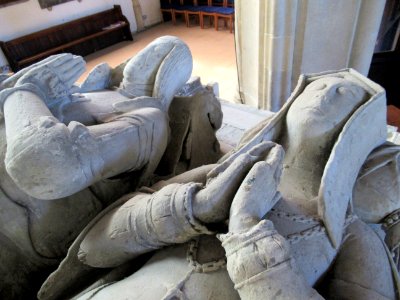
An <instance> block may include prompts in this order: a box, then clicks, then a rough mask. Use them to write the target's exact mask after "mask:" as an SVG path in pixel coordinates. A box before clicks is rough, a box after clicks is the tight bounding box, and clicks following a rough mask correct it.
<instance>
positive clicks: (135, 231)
mask: <svg viewBox="0 0 400 300" xmlns="http://www.w3.org/2000/svg"><path fill="white" fill-rule="evenodd" d="M273 145H274V144H272V143H263V144H261V145H259V146H258V147H254V148H253V149H252V151H250V152H248V153H246V154H243V155H242V156H239V157H238V158H237V159H236V160H235V161H234V162H233V163H232V164H231V165H229V166H226V169H225V170H223V171H221V170H220V171H221V172H220V173H219V174H218V175H216V176H215V177H213V178H211V179H209V182H208V183H207V184H206V186H205V187H203V186H202V185H201V184H195V183H187V184H178V183H172V184H169V185H167V186H165V187H163V188H161V189H160V190H158V191H157V192H155V193H154V194H152V195H150V194H143V193H141V194H136V195H135V196H134V197H133V198H132V199H131V200H129V201H128V202H127V203H126V204H124V205H122V206H121V207H119V208H116V209H114V210H113V211H110V212H109V213H108V214H107V215H106V216H105V217H104V218H103V219H101V220H100V221H99V222H98V223H96V224H95V225H94V226H93V228H92V229H91V230H90V232H89V233H88V235H87V236H86V237H85V239H84V241H83V242H82V244H81V251H80V258H81V260H83V261H84V262H85V263H86V264H88V265H91V266H95V267H111V266H117V265H119V264H121V263H123V262H125V261H127V260H129V259H132V258H134V257H136V256H137V255H139V254H142V253H144V252H147V251H151V250H154V249H159V248H161V247H164V246H167V245H171V244H177V243H184V242H187V241H189V240H190V239H191V238H193V237H195V236H197V235H199V234H204V233H210V232H209V231H208V230H207V229H206V228H205V227H204V226H202V225H201V224H210V223H217V222H221V221H224V220H226V218H227V217H228V214H229V207H230V203H231V201H232V198H233V196H234V194H235V192H236V191H237V187H238V186H239V185H240V182H241V181H242V180H243V178H244V177H245V175H246V173H247V172H248V170H249V169H250V168H251V166H252V165H253V164H254V163H255V162H256V161H258V160H260V159H263V158H264V157H265V155H266V153H268V151H270V149H271V147H272V146H273ZM200 173H201V172H200ZM214 173H215V172H214ZM192 175H193V173H192ZM201 177H202V176H198V178H201Z"/></svg>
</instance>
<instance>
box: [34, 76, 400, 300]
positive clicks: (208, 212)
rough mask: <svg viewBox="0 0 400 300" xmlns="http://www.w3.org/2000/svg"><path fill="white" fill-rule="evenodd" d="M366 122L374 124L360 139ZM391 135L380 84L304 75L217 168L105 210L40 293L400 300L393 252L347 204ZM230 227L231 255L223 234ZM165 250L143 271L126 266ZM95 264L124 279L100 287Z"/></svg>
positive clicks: (44, 296) (196, 171) (48, 296)
mask: <svg viewBox="0 0 400 300" xmlns="http://www.w3.org/2000/svg"><path fill="white" fill-rule="evenodd" d="M197 101H198V100H197ZM212 119H213V118H211V117H210V118H209V120H210V121H211V120H212ZM366 120H369V122H370V124H371V125H372V124H373V126H372V127H371V128H370V129H369V130H368V134H367V135H364V136H363V138H362V139H360V136H361V134H362V133H365V128H364V127H363V126H362V124H363V123H365V122H366ZM181 123H182V124H187V122H181ZM213 123H215V122H211V124H213ZM182 131H185V130H182ZM385 133H386V126H385V96H384V91H383V89H382V88H381V87H379V86H378V85H376V84H374V83H373V82H371V81H370V80H368V79H367V78H365V77H363V76H362V75H361V74H359V73H357V72H355V71H354V70H342V71H338V72H326V73H321V74H314V75H305V76H302V77H301V78H300V80H299V84H298V86H297V88H296V90H295V92H294V93H293V95H292V97H291V98H290V99H289V100H288V102H287V104H286V105H285V107H284V108H282V109H281V110H280V111H279V112H278V113H277V114H276V115H274V116H273V117H269V118H268V119H267V120H266V121H265V122H263V123H262V124H260V125H258V126H256V128H254V130H252V131H250V132H249V133H248V134H247V136H246V137H245V138H244V140H243V142H242V144H240V146H239V147H237V148H236V149H235V150H234V151H232V152H231V153H229V154H228V155H227V156H224V158H223V159H221V160H220V162H219V163H218V164H217V165H213V166H210V167H201V168H199V169H194V170H191V171H188V172H186V173H183V174H181V175H179V176H178V177H177V178H171V179H169V180H167V181H164V182H160V183H158V184H156V185H155V186H153V187H152V188H150V189H146V190H141V191H139V192H137V193H135V194H133V195H131V198H129V196H127V197H125V198H123V199H121V200H120V201H119V203H116V204H115V205H113V206H112V207H109V208H108V209H106V210H105V211H103V212H102V214H101V215H99V216H98V217H97V218H96V219H95V220H94V221H93V222H92V223H91V224H90V225H89V226H88V227H86V228H85V230H84V231H83V232H82V234H81V235H80V237H79V238H78V239H77V240H76V241H75V242H74V244H73V245H72V247H71V248H70V252H69V254H68V256H67V258H66V259H65V260H64V262H63V263H62V264H61V265H60V267H59V268H58V270H57V271H56V272H54V273H53V274H52V275H51V276H50V277H49V278H48V279H47V281H46V282H45V284H44V285H43V286H42V289H41V292H40V294H39V296H40V298H41V299H55V298H59V297H66V296H71V295H69V294H68V292H69V291H71V289H72V288H73V287H74V285H75V284H76V280H77V279H78V280H79V282H80V283H81V284H83V283H84V282H87V284H91V288H89V289H88V290H86V291H85V292H84V293H82V294H80V295H79V296H80V299H107V298H110V297H113V298H117V299H122V298H129V297H132V298H135V299H154V297H156V298H162V299H167V298H168V299H170V298H174V297H180V298H182V297H183V298H184V297H187V298H195V299H209V297H210V295H214V296H215V297H216V298H218V299H237V298H239V297H240V299H322V297H327V298H355V299H357V298H359V299H372V298H374V299H375V298H385V299H386V298H387V299H395V298H396V288H395V286H397V285H398V282H397V279H396V278H397V277H396V276H393V275H394V274H395V273H396V272H397V270H396V269H395V267H394V265H393V264H392V263H393V262H392V261H391V255H390V254H389V253H388V252H387V251H386V250H385V245H384V244H383V241H381V240H380V238H379V237H378V236H377V235H376V234H375V233H374V232H373V231H372V229H371V228H370V227H368V226H367V225H366V224H365V223H363V222H362V221H361V220H359V219H358V218H357V217H356V216H355V215H353V214H352V213H351V212H350V210H349V209H348V208H349V207H350V200H351V198H352V192H353V191H352V189H353V186H354V184H355V182H356V178H357V174H358V172H359V169H360V168H361V166H362V164H363V163H364V161H365V159H366V157H367V155H368V154H369V153H370V152H371V151H372V150H373V149H374V148H375V147H377V146H379V145H380V144H382V143H383V142H384V141H385ZM271 141H272V142H271ZM275 142H277V143H279V144H281V146H280V145H278V144H276V143H275ZM395 150H397V149H395ZM395 150H393V151H395ZM192 151H193V149H192ZM393 151H392V152H393ZM389 152H390V151H389ZM191 153H193V152H189V154H191ZM178 156H179V157H180V156H181V153H179V155H177V157H178ZM373 156H374V155H373V154H372V156H371V158H372V157H373ZM367 164H368V163H367ZM366 168H367V169H368V166H367V165H366ZM360 178H362V175H361V176H360ZM357 184H358V185H359V187H360V188H362V185H360V184H361V182H360V183H357ZM389 188H392V187H391V186H390V187H388V189H389ZM389 194H390V193H389ZM376 201H379V202H381V205H382V206H383V207H386V206H387V205H385V201H391V199H388V198H380V199H376ZM398 204H399V203H398ZM356 205H357V204H356ZM396 209H398V206H396V205H394V206H390V209H389V210H396ZM373 213H374V212H371V215H373ZM380 214H381V215H382V216H383V215H385V214H386V212H383V213H380ZM396 217H398V211H397V212H396V211H394V212H392V214H391V215H390V216H389V218H388V219H387V220H386V223H387V224H389V223H390V224H393V223H394V222H395V218H396ZM397 219H399V218H397ZM397 219H396V220H397ZM226 223H228V233H226V234H219V235H217V236H218V238H219V239H220V240H221V241H222V247H223V248H221V244H219V243H218V241H217V239H216V238H215V233H225V232H226V228H224V225H225V224H226ZM218 224H219V226H218ZM396 234H397V232H393V233H392V234H391V235H390V239H391V242H392V240H394V241H395V240H396ZM392 244H395V242H392ZM155 249H159V250H158V251H157V253H156V254H154V256H153V257H152V258H151V260H150V261H148V262H147V263H146V264H144V266H143V267H142V268H140V270H137V271H136V272H133V273H132V272H129V271H128V272H124V271H123V270H125V269H124V267H123V266H124V265H125V264H126V263H128V262H129V261H130V260H131V259H133V258H135V257H138V256H139V257H138V258H137V259H138V260H139V261H140V257H141V255H142V254H144V253H146V252H150V251H153V250H155ZM224 250H225V253H226V256H224V255H223V253H224ZM225 264H226V266H225ZM88 266H92V267H95V268H104V267H115V273H113V275H112V276H111V275H106V276H104V277H103V278H102V279H101V280H99V281H97V282H95V283H93V280H92V279H93V275H92V273H91V271H90V269H88ZM225 268H226V269H225ZM93 270H94V269H93ZM93 270H92V271H93ZM171 270H173V272H171ZM226 270H227V271H228V272H226ZM227 274H229V278H230V280H229V278H228V277H227ZM321 280H323V282H322V285H318V288H317V287H316V286H315V285H316V284H317V282H318V283H321V282H320V281H321ZM232 283H233V285H232ZM194 295H195V296H194Z"/></svg>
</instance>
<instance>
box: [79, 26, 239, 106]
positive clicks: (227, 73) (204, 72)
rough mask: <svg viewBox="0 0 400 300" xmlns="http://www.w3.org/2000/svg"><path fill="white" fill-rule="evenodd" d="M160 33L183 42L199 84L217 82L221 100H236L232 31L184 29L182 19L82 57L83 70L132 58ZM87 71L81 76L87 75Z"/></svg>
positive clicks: (236, 80) (236, 82)
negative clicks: (189, 52) (187, 48)
mask: <svg viewBox="0 0 400 300" xmlns="http://www.w3.org/2000/svg"><path fill="white" fill-rule="evenodd" d="M163 35H174V36H177V37H179V38H181V39H182V40H183V41H185V42H186V43H187V44H188V46H189V48H190V50H191V52H192V55H193V75H195V76H199V77H200V78H201V80H202V82H203V84H207V83H209V82H218V84H219V95H220V97H221V98H222V99H225V100H228V101H232V102H240V100H239V99H238V93H237V90H238V79H237V71H236V58H235V44H234V34H232V33H229V30H223V29H222V28H221V29H220V30H219V31H215V29H214V28H206V29H200V27H199V26H192V27H189V28H187V27H186V26H185V25H184V24H183V23H182V22H178V23H177V25H176V26H174V25H172V24H171V22H166V23H162V24H159V25H157V26H154V27H152V28H150V29H147V30H145V31H143V32H139V33H135V34H134V36H133V38H134V41H133V42H122V43H119V44H117V45H114V46H111V47H108V48H106V49H103V50H100V51H98V52H96V53H93V54H91V55H88V56H86V57H85V60H86V61H87V72H88V71H89V70H91V69H92V68H93V67H94V66H95V65H97V64H99V63H101V62H107V63H108V64H109V65H110V66H112V67H114V66H117V65H118V64H120V63H122V62H124V61H125V60H126V59H128V58H129V57H132V56H133V55H135V54H136V53H137V52H139V51H140V50H141V49H143V48H144V47H145V46H146V45H147V44H149V43H150V42H151V41H153V40H154V39H156V38H157V37H160V36H163ZM87 72H86V73H85V74H84V75H83V76H82V77H81V79H82V78H83V77H84V76H86V75H87Z"/></svg>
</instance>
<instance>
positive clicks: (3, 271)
mask: <svg viewBox="0 0 400 300" xmlns="http://www.w3.org/2000/svg"><path fill="white" fill-rule="evenodd" d="M84 68H85V63H84V61H83V59H82V58H81V57H77V56H73V55H71V54H61V55H56V56H52V57H49V58H48V59H46V60H44V61H42V62H40V63H38V64H35V65H33V66H31V67H28V68H26V69H24V70H21V71H20V72H18V73H16V74H15V75H13V76H11V77H9V78H6V79H4V80H2V81H1V82H0V90H2V91H1V93H0V103H1V104H2V106H1V107H2V112H3V116H2V118H3V119H4V120H2V121H1V124H0V131H1V132H0V137H1V139H0V145H1V148H0V149H1V150H0V155H1V162H2V164H1V166H0V172H1V176H0V187H1V189H0V237H1V238H0V278H1V282H0V298H2V299H19V298H24V299H30V298H34V297H35V294H36V293H37V291H38V289H39V287H40V285H41V284H42V282H43V281H44V279H45V278H46V277H47V275H48V274H49V272H50V271H51V270H53V269H54V267H55V266H57V264H58V263H59V262H60V259H61V258H62V257H64V256H65V255H66V253H67V249H68V247H69V246H70V244H71V243H72V241H73V240H74V239H75V238H76V237H77V236H78V234H79V233H80V232H81V231H82V229H83V228H85V226H86V225H87V224H88V223H89V222H90V220H92V219H93V218H94V217H95V216H96V215H97V214H98V213H99V212H100V211H101V210H102V209H104V208H105V207H107V206H108V205H109V204H110V203H113V202H114V201H115V200H117V199H118V198H120V197H121V196H122V195H125V194H127V193H129V192H132V191H134V190H135V189H136V188H137V187H138V186H140V185H142V184H145V183H147V182H150V181H151V180H152V178H153V177H154V172H155V170H156V168H157V166H158V164H159V162H160V161H161V160H162V157H163V155H164V152H166V149H170V148H172V149H174V151H175V153H176V154H175V156H176V157H174V159H175V160H174V161H173V163H171V164H170V169H171V173H170V174H162V175H164V176H165V175H173V174H174V172H175V171H176V170H175V169H176V165H177V164H178V163H179V159H180V157H181V156H183V154H182V155H180V154H181V153H182V152H183V151H184V150H185V162H186V163H187V166H186V167H190V166H197V165H201V164H206V163H210V162H213V161H215V160H216V159H218V158H219V155H220V153H219V148H218V144H217V142H216V138H215V131H216V130H217V129H218V126H220V124H221V120H222V114H221V109H220V104H219V102H218V101H217V99H216V98H215V96H214V95H213V94H212V93H210V92H208V91H206V90H205V89H204V88H200V92H198V93H196V94H195V95H193V96H191V97H186V98H185V97H181V98H179V99H177V101H180V102H183V103H184V104H185V103H189V102H190V101H193V103H196V105H197V107H196V106H195V105H192V106H191V105H189V104H185V105H186V108H185V114H184V116H185V118H184V119H183V120H180V121H181V122H180V123H177V122H175V123H174V122H173V121H174V120H171V122H170V121H169V117H168V113H171V114H172V115H176V114H178V112H177V111H175V110H176V109H177V108H176V107H175V108H173V107H172V106H173V105H171V102H172V100H173V98H174V95H175V94H176V93H177V92H178V91H179V89H181V88H182V87H183V86H184V85H185V83H186V82H187V81H188V79H189V77H190V75H191V71H192V57H191V54H190V50H189V49H188V47H187V46H186V45H185V44H184V43H183V42H182V41H181V40H179V39H178V38H175V37H162V38H159V39H157V40H155V41H154V42H153V43H151V44H149V45H148V46H147V47H146V48H145V49H144V50H142V51H141V52H140V53H139V54H138V55H137V56H135V57H133V58H132V59H130V60H128V61H127V62H126V63H124V64H122V65H120V66H118V67H116V68H114V69H112V68H110V67H109V66H108V65H106V64H101V65H98V66H97V67H95V69H94V70H92V72H91V73H90V74H89V76H88V78H87V79H86V80H85V81H84V82H83V83H82V85H81V86H76V85H75V81H76V80H77V79H78V78H79V76H80V75H81V74H82V73H83V71H84ZM114 87H116V88H114ZM169 124H172V125H173V126H175V125H176V127H177V128H173V130H172V131H173V132H172V135H171V134H170V129H169ZM179 126H181V127H182V128H184V129H185V130H181V131H182V132H181V134H180V135H179V136H177V135H176V134H175V132H180V131H179V128H180V127H179ZM189 129H190V130H189ZM199 129H201V133H199ZM174 130H175V131H174ZM189 133H190V137H191V138H190V139H188V135H189ZM192 141H195V147H196V148H198V149H201V150H202V151H201V152H198V153H192V152H191V151H189V150H187V149H189V148H191V142H192ZM210 142H211V143H213V146H214V147H210V145H209V143H210ZM184 147H185V149H183V148H184ZM169 152H171V150H169Z"/></svg>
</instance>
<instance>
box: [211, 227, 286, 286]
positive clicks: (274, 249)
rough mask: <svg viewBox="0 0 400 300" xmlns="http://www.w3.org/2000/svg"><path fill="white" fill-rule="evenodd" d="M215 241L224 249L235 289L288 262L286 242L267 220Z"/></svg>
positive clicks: (222, 236) (221, 236)
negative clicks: (220, 243)
mask: <svg viewBox="0 0 400 300" xmlns="http://www.w3.org/2000/svg"><path fill="white" fill-rule="evenodd" d="M218 238H219V239H220V240H221V241H222V246H223V247H224V248H225V251H226V256H227V258H228V263H227V268H228V272H229V275H230V277H231V279H232V281H233V282H234V284H235V288H236V289H240V288H241V287H243V286H244V285H247V284H249V283H251V282H253V281H257V280H259V279H261V278H264V277H265V276H266V273H267V272H270V271H271V269H272V268H276V267H279V265H282V264H284V263H289V262H290V254H289V245H288V243H287V242H286V240H285V239H284V238H283V237H282V236H281V235H279V234H278V232H277V231H276V230H275V229H274V227H273V225H272V222H270V221H268V220H262V221H261V222H259V223H258V224H257V225H255V226H254V227H253V228H251V229H250V230H249V231H247V232H241V233H228V234H225V235H219V236H218Z"/></svg>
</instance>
